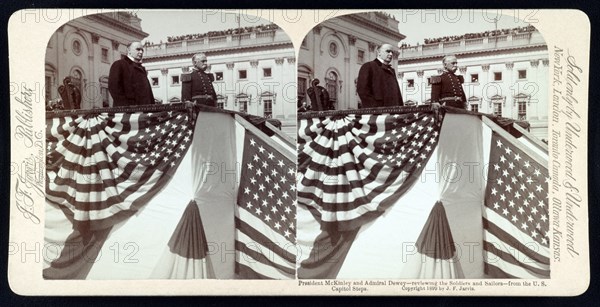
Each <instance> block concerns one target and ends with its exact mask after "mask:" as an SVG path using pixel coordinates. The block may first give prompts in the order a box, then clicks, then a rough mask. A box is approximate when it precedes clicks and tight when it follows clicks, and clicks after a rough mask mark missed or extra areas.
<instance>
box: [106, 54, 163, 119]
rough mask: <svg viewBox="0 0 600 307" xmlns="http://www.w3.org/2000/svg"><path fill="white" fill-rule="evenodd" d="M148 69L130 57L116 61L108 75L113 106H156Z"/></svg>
mask: <svg viewBox="0 0 600 307" xmlns="http://www.w3.org/2000/svg"><path fill="white" fill-rule="evenodd" d="M147 75H148V74H147V73H146V69H145V68H144V67H143V66H142V65H141V64H137V63H134V62H133V61H132V60H130V59H129V58H128V57H124V58H122V59H120V60H118V61H115V62H114V63H113V64H112V66H110V73H109V74H108V91H109V92H110V95H111V96H112V98H113V106H114V107H120V106H135V105H144V104H154V95H153V94H152V88H151V87H150V82H148V76H147Z"/></svg>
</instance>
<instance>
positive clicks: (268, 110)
mask: <svg viewBox="0 0 600 307" xmlns="http://www.w3.org/2000/svg"><path fill="white" fill-rule="evenodd" d="M263 105H264V108H263V109H264V115H263V116H264V117H265V118H272V117H273V100H272V99H271V97H269V99H265V100H263Z"/></svg>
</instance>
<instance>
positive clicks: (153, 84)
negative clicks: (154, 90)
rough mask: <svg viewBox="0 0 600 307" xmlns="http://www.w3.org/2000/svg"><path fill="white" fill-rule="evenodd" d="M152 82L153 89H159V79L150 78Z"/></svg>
mask: <svg viewBox="0 0 600 307" xmlns="http://www.w3.org/2000/svg"><path fill="white" fill-rule="evenodd" d="M150 82H152V87H157V86H158V77H152V78H150Z"/></svg>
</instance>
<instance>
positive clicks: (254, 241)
mask: <svg viewBox="0 0 600 307" xmlns="http://www.w3.org/2000/svg"><path fill="white" fill-rule="evenodd" d="M271 142H272V141H271ZM241 168H242V174H241V178H240V186H239V189H238V197H237V208H236V209H237V210H236V218H235V227H236V242H235V247H236V273H237V274H238V275H239V276H240V277H241V278H248V279H295V278H296V269H295V267H296V182H295V175H296V167H295V161H291V160H290V159H288V158H287V157H285V156H284V155H283V154H281V153H280V152H278V151H277V150H275V149H274V148H273V147H272V145H270V144H268V143H267V142H265V140H264V139H263V138H259V137H257V136H256V135H255V134H253V133H252V132H249V131H246V135H245V140H244V154H243V160H242V164H241Z"/></svg>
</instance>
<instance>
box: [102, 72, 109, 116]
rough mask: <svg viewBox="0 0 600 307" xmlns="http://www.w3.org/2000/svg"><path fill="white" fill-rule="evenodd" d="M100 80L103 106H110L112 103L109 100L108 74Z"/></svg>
mask: <svg viewBox="0 0 600 307" xmlns="http://www.w3.org/2000/svg"><path fill="white" fill-rule="evenodd" d="M99 81H100V97H102V107H103V108H108V107H110V104H109V102H108V97H109V93H108V76H102V77H100V79H99Z"/></svg>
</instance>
